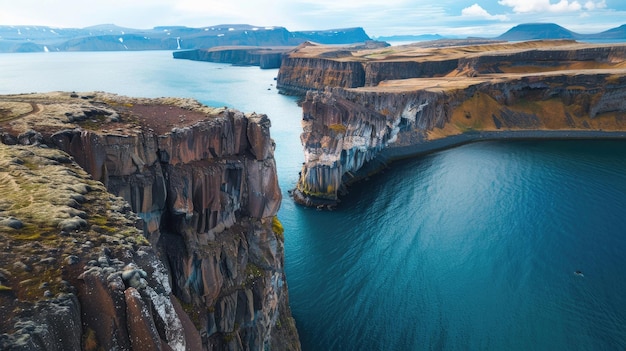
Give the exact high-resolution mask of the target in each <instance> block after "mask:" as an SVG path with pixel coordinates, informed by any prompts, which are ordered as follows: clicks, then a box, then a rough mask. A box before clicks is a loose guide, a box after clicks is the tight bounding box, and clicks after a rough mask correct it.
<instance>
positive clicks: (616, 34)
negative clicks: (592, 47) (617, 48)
mask: <svg viewBox="0 0 626 351" xmlns="http://www.w3.org/2000/svg"><path fill="white" fill-rule="evenodd" d="M589 36H590V37H591V39H622V40H623V39H626V24H623V25H621V26H619V27H617V28H613V29H609V30H607V31H604V32H602V33H598V34H591V35H589Z"/></svg>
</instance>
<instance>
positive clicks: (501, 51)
mask: <svg viewBox="0 0 626 351" xmlns="http://www.w3.org/2000/svg"><path fill="white" fill-rule="evenodd" d="M597 47H624V48H626V44H589V43H579V42H576V41H574V40H537V41H525V42H517V43H511V42H502V41H489V40H478V41H476V40H444V41H434V42H426V43H414V44H407V45H398V46H389V47H383V48H375V49H364V50H350V48H349V47H346V46H338V45H320V44H311V43H309V45H301V46H299V47H298V48H297V49H296V50H294V52H292V53H291V54H290V56H291V57H294V58H297V57H302V58H326V59H334V60H337V61H358V62H392V61H415V62H425V61H444V60H453V59H461V58H468V57H478V56H482V55H486V54H489V55H510V54H513V53H519V52H523V51H530V50H543V51H555V50H581V49H592V48H597ZM339 50H342V51H344V52H345V50H350V55H344V56H341V57H333V55H331V53H333V52H337V51H339Z"/></svg>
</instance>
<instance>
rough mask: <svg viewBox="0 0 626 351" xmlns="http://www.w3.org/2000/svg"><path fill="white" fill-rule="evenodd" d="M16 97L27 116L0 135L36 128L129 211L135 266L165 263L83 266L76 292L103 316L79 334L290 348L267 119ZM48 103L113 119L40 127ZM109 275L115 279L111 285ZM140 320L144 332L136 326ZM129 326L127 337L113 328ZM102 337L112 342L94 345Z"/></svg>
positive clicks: (112, 99) (183, 344) (167, 103)
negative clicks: (136, 224)
mask: <svg viewBox="0 0 626 351" xmlns="http://www.w3.org/2000/svg"><path fill="white" fill-rule="evenodd" d="M83 97H85V96H83ZM22 98H23V99H26V100H28V101H32V104H34V105H36V106H37V107H38V111H35V110H33V111H35V112H33V113H31V114H27V115H25V116H21V118H19V119H16V120H15V121H13V122H11V124H10V125H9V126H7V127H6V128H5V130H7V132H5V135H8V136H10V135H13V134H15V133H16V132H17V131H19V130H24V129H26V130H30V129H33V130H38V131H40V133H41V135H42V140H43V143H45V144H47V145H50V146H54V147H56V148H59V149H61V150H64V151H66V152H67V153H69V154H70V155H71V156H72V157H73V158H74V159H75V160H76V162H77V163H78V164H79V165H81V166H82V167H83V168H84V169H85V170H87V171H88V172H89V173H90V174H91V175H92V177H93V178H94V179H95V180H99V181H101V182H102V183H104V184H106V187H107V189H108V191H110V192H111V193H113V194H116V195H117V196H120V197H121V198H123V199H124V200H126V201H127V202H128V203H129V204H130V209H132V211H133V212H134V213H137V215H138V217H139V218H141V220H142V221H141V223H142V228H143V230H144V233H145V236H146V238H147V239H148V240H149V242H150V243H151V244H152V245H151V246H152V248H154V250H155V251H154V253H149V255H147V256H145V257H156V256H158V257H159V258H160V259H161V261H162V262H163V263H164V265H163V264H162V265H161V266H158V264H157V263H156V262H157V261H158V260H157V261H154V262H150V261H145V260H147V258H145V257H144V256H143V255H142V256H141V257H140V258H141V259H143V260H144V261H142V260H140V259H139V258H137V257H136V258H135V260H134V263H135V264H136V265H137V267H135V268H128V264H129V262H127V261H125V260H121V261H120V262H117V261H111V262H109V261H106V260H102V261H103V262H100V260H97V261H96V263H95V264H92V265H87V266H88V267H87V268H86V269H87V271H86V272H84V273H82V274H81V279H80V281H82V282H83V283H81V284H78V285H77V288H78V291H79V295H81V294H82V295H85V296H97V297H98V299H99V300H101V301H103V303H101V304H100V306H98V307H97V308H98V310H100V311H101V312H100V313H101V314H102V317H100V318H99V319H90V318H88V317H87V316H83V326H84V329H85V328H86V330H93V331H94V335H95V337H92V339H93V340H95V341H96V344H97V345H101V346H104V347H105V349H111V348H112V347H113V346H114V344H115V345H118V344H119V345H121V346H120V347H121V348H127V349H130V348H132V349H139V348H137V347H139V346H137V345H141V346H140V347H141V348H146V347H148V348H149V349H153V348H154V349H159V348H160V349H167V348H168V347H169V348H172V349H185V348H186V349H200V348H203V349H211V350H212V349H233V350H244V349H245V350H261V349H264V348H270V349H272V350H298V349H299V348H300V346H299V342H298V336H297V331H296V329H295V324H294V322H293V318H292V317H291V313H290V310H289V306H288V294H287V286H286V283H285V275H284V269H283V261H284V254H283V239H282V232H281V231H280V230H278V229H277V228H282V227H281V226H280V225H279V224H277V223H279V222H278V220H277V218H276V213H277V211H278V208H279V206H280V201H281V192H280V189H279V187H278V183H277V177H276V166H275V161H274V159H273V150H274V143H273V141H272V140H271V138H270V134H269V128H270V122H269V119H268V118H267V116H265V115H255V114H250V115H244V114H242V113H241V112H239V111H235V110H229V109H212V108H207V107H205V106H202V105H200V104H198V103H197V102H195V101H192V100H175V99H169V100H168V99H150V100H134V99H130V98H125V97H119V96H116V95H108V94H102V93H96V94H93V95H91V96H87V97H85V98H83V99H80V100H79V97H78V96H76V97H71V96H70V94H66V95H63V94H60V95H56V96H50V95H48V96H40V95H29V96H25V97H22ZM50 99H52V100H54V99H57V100H58V99H61V100H62V101H63V102H66V103H69V104H71V103H72V102H74V101H77V100H79V102H80V103H81V104H87V105H91V106H92V107H93V106H98V108H106V109H111V110H114V111H116V113H117V115H116V116H115V118H116V120H115V121H111V120H110V119H109V118H108V117H100V116H96V117H93V118H90V119H87V120H86V121H84V123H83V126H82V127H81V125H80V123H79V124H75V122H69V121H64V120H63V119H62V118H60V117H59V118H58V120H55V121H52V122H50V119H49V118H44V119H43V120H42V119H39V118H40V117H41V114H43V113H45V112H46V111H49V110H50V109H51V108H50V106H49V104H54V102H53V101H51V100H50ZM68 100H69V102H68ZM107 116H109V115H107ZM43 121H49V122H47V123H44V122H43ZM7 138H8V137H7ZM146 252H147V251H146ZM154 259H155V260H156V258H154ZM161 261H158V262H161ZM121 262H123V263H125V264H124V265H122V263H121ZM92 263H93V262H92ZM112 269H113V270H115V271H120V272H121V273H120V274H119V276H116V277H113V276H111V272H110V271H111V270H112ZM155 272H159V274H156V273H155ZM155 276H156V277H160V278H159V279H158V281H156V282H151V281H150V280H149V279H148V278H149V277H155ZM132 289H134V290H132ZM81 304H82V303H81ZM157 305H158V306H159V308H156V307H155V306H157ZM94 308H95V307H93V306H91V305H84V306H83V307H82V310H83V311H86V313H89V311H93V309H94ZM147 314H151V315H152V316H153V318H152V319H153V320H152V322H151V321H146V320H145V318H142V316H145V315H147ZM181 314H182V315H183V316H184V317H183V316H181ZM90 315H91V314H90ZM129 320H130V321H133V324H131V325H129V327H128V328H122V327H120V326H122V325H123V323H124V321H129ZM168 326H171V327H168ZM98 328H99V329H98ZM103 328H104V329H103ZM157 334H158V336H159V337H158V338H155V335H157ZM101 335H109V336H114V337H113V338H111V337H109V340H101V339H100V336H101ZM94 338H95V339H94ZM148 339H149V340H148ZM90 340H91V339H90ZM142 340H146V341H145V342H144V341H142ZM122 343H123V344H122ZM188 345H194V347H189V346H188ZM200 345H201V346H200Z"/></svg>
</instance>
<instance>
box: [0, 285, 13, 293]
mask: <svg viewBox="0 0 626 351" xmlns="http://www.w3.org/2000/svg"><path fill="white" fill-rule="evenodd" d="M12 290H13V289H12V288H11V287H8V286H6V285H2V284H0V292H3V291H12Z"/></svg>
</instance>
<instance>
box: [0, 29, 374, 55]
mask: <svg viewBox="0 0 626 351" xmlns="http://www.w3.org/2000/svg"><path fill="white" fill-rule="evenodd" d="M367 40H370V37H369V36H368V35H367V34H366V33H365V30H363V28H361V27H351V28H337V29H323V30H311V31H293V32H292V31H289V30H288V29H287V28H285V27H281V26H254V25H249V24H220V25H214V26H205V27H198V28H194V27H185V26H157V27H154V28H152V29H134V28H125V27H119V26H116V25H114V24H100V25H95V26H90V27H86V28H56V27H47V26H2V25H0V52H44V51H139V50H190V49H199V48H202V49H206V48H211V47H215V46H227V45H250V46H297V45H299V44H301V43H303V42H305V41H315V42H319V43H323V44H350V43H355V42H363V41H367Z"/></svg>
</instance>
